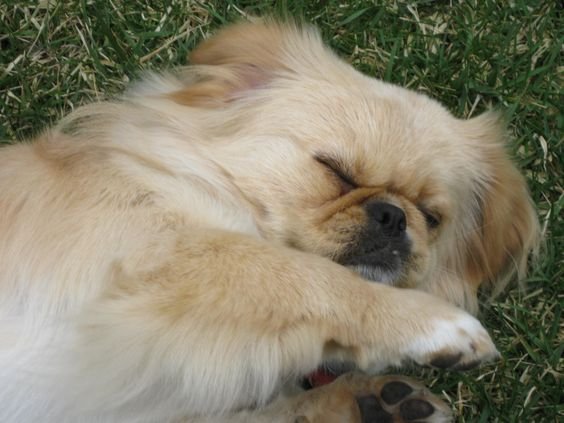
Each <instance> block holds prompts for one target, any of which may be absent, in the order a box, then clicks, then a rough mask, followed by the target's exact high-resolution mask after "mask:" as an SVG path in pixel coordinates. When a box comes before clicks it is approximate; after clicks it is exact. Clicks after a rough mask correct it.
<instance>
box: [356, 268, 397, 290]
mask: <svg viewBox="0 0 564 423" xmlns="http://www.w3.org/2000/svg"><path fill="white" fill-rule="evenodd" d="M347 267H348V268H349V269H351V270H353V271H354V272H356V273H358V274H359V275H360V276H362V277H363V278H364V279H368V280H370V281H373V282H379V283H383V284H386V285H395V284H396V283H397V282H398V281H399V280H400V279H401V277H402V274H403V272H402V266H396V267H393V268H392V267H386V268H385V267H382V266H373V265H369V264H354V265H348V266H347Z"/></svg>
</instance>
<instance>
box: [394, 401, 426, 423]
mask: <svg viewBox="0 0 564 423" xmlns="http://www.w3.org/2000/svg"><path fill="white" fill-rule="evenodd" d="M434 412H435V407H433V405H432V404H429V403H428V402H427V401H423V400H420V399H410V400H407V401H406V402H404V403H403V404H402V405H401V406H400V414H401V416H402V417H403V418H404V419H405V420H408V421H409V420H417V419H424V418H425V417H429V416H430V415H431V414H433V413H434Z"/></svg>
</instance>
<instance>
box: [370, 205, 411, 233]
mask: <svg viewBox="0 0 564 423" xmlns="http://www.w3.org/2000/svg"><path fill="white" fill-rule="evenodd" d="M366 211H367V213H368V216H369V217H370V219H371V220H373V221H375V222H377V223H378V224H379V225H380V228H381V229H382V232H384V234H386V235H388V236H399V235H402V234H403V233H404V232H405V227H406V219H405V213H404V212H403V210H402V209H400V208H399V207H396V206H394V205H392V204H390V203H386V202H384V201H371V202H370V203H368V204H366Z"/></svg>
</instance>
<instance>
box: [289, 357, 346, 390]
mask: <svg viewBox="0 0 564 423" xmlns="http://www.w3.org/2000/svg"><path fill="white" fill-rule="evenodd" d="M354 369H356V366H355V365H354V364H353V363H348V362H327V363H324V364H322V365H321V366H319V367H318V368H317V369H315V370H314V371H313V372H311V373H309V374H307V375H305V376H304V377H303V379H302V380H301V383H300V385H301V387H302V388H303V389H305V390H309V389H314V388H319V387H320V386H323V385H327V384H329V383H331V382H333V381H334V380H335V379H337V378H338V377H339V376H341V375H344V374H345V373H348V372H350V371H352V370H354Z"/></svg>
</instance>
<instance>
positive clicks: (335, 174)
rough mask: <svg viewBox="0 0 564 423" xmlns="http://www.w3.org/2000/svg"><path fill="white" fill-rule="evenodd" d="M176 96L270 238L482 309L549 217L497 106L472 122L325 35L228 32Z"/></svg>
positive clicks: (248, 29)
mask: <svg viewBox="0 0 564 423" xmlns="http://www.w3.org/2000/svg"><path fill="white" fill-rule="evenodd" d="M192 62H193V64H194V65H196V67H194V68H192V70H191V71H190V75H191V76H190V82H189V83H188V82H187V84H186V87H185V88H184V89H182V90H180V91H176V92H173V93H172V94H169V96H170V97H171V98H172V99H173V100H174V101H176V102H177V103H180V104H183V105H186V106H188V107H192V108H198V109H201V110H203V111H205V113H203V114H202V120H203V121H205V120H206V119H207V120H209V122H208V125H209V128H208V131H209V133H210V134H213V136H212V137H211V138H213V139H212V140H210V143H213V145H212V147H211V148H213V149H214V151H215V160H216V161H217V162H218V163H219V164H220V165H221V166H222V167H223V168H224V170H225V172H228V173H229V174H230V175H231V177H232V178H233V181H234V184H235V185H237V187H238V189H239V190H240V191H241V192H242V194H243V195H244V196H245V197H246V198H247V200H248V201H249V203H250V204H253V209H254V213H255V216H256V221H257V222H258V225H259V227H260V230H261V231H262V232H263V234H264V236H265V237H267V238H268V239H270V240H273V241H275V242H279V243H281V244H284V245H288V246H291V247H293V248H297V249H300V250H303V251H307V252H311V253H315V254H320V255H323V256H326V257H329V258H331V259H332V260H334V261H336V262H338V263H341V264H343V265H346V266H349V267H351V268H352V269H355V270H356V271H358V272H359V273H361V274H362V275H364V276H365V277H366V278H369V279H372V280H375V281H380V282H384V283H387V284H391V285H397V286H401V287H413V288H418V289H422V290H426V291H429V292H431V293H434V294H436V295H439V296H442V297H445V298H447V299H448V300H450V301H451V302H453V303H456V304H458V305H461V306H464V307H466V308H467V309H469V310H471V311H476V308H477V297H476V294H477V289H478V287H479V286H480V285H481V284H483V283H493V284H498V285H499V284H500V283H503V281H506V280H507V279H508V278H509V277H511V275H513V274H514V273H515V271H517V272H518V273H519V274H521V272H522V271H523V269H524V267H525V265H526V261H527V255H528V253H529V251H530V250H531V249H532V248H533V247H534V245H535V243H536V240H537V238H538V221H537V219H536V216H535V212H534V210H533V207H532V204H531V200H530V197H529V194H528V192H527V187H526V185H525V182H524V179H523V177H522V176H521V175H520V174H519V172H518V171H517V169H516V167H515V166H514V165H513V163H512V162H511V161H510V159H509V158H508V156H507V154H506V152H505V149H504V148H505V147H504V142H505V140H504V138H505V136H504V132H505V129H504V126H503V125H502V123H500V119H499V118H498V116H497V115H496V114H495V113H493V112H488V113H485V114H484V115H481V116H479V117H476V118H473V119H470V120H459V119H456V118H454V117H453V116H452V115H451V114H449V113H448V112H447V111H446V110H445V109H444V108H443V107H442V106H441V105H439V104H438V103H437V102H435V101H433V100H431V99H430V98H428V97H426V96H424V95H421V94H418V93H415V92H413V91H409V90H407V89H404V88H401V87H397V86H394V85H390V84H387V83H384V82H382V81H379V80H376V79H373V78H369V77H368V76H365V75H363V74H361V73H359V72H357V71H355V70H354V69H353V68H352V67H351V66H349V65H348V64H346V63H345V62H343V61H342V60H340V59H339V58H338V57H336V56H335V55H334V54H333V53H332V52H331V51H330V50H328V49H327V48H326V47H325V46H324V45H323V43H322V41H321V39H320V36H319V34H318V33H317V31H315V30H314V29H312V28H309V27H308V28H300V27H298V26H297V25H294V24H277V23H264V22H263V23H254V24H240V25H236V26H233V27H230V28H227V29H226V30H224V31H223V32H220V33H219V34H218V35H216V36H214V37H212V38H211V39H209V40H208V41H206V42H204V43H203V44H202V45H201V46H200V47H199V48H198V49H197V50H196V51H195V52H194V53H193V55H192Z"/></svg>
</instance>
